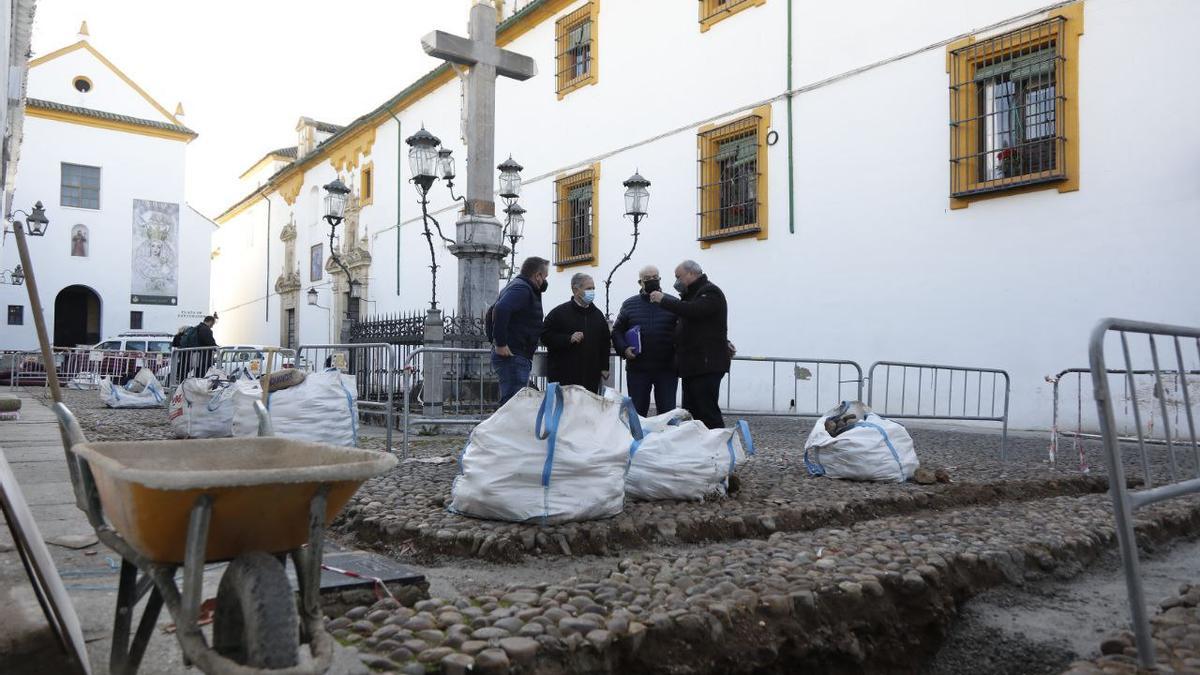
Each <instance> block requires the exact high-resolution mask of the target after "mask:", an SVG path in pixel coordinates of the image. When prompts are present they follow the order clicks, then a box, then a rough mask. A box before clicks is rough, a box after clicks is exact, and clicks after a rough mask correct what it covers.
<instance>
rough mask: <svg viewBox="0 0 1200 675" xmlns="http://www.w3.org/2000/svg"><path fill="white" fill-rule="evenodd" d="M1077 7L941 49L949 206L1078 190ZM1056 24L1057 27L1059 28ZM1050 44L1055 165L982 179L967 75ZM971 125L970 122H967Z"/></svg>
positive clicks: (1079, 30) (974, 108) (980, 152)
mask: <svg viewBox="0 0 1200 675" xmlns="http://www.w3.org/2000/svg"><path fill="white" fill-rule="evenodd" d="M1083 5H1084V3H1082V2H1078V3H1075V4H1072V5H1067V6H1065V7H1062V8H1060V9H1057V10H1055V11H1053V12H1050V13H1049V14H1048V15H1047V17H1046V18H1045V19H1043V20H1042V21H1039V22H1036V23H1033V24H1030V25H1027V26H1022V27H1020V28H1018V29H1016V30H1012V31H1008V32H1005V33H1002V34H999V35H994V36H989V37H986V38H979V37H978V36H971V37H967V38H964V39H962V40H958V41H955V42H953V43H951V44H949V45H947V47H946V73H947V74H948V75H949V76H950V162H949V164H950V176H949V178H950V181H949V182H950V185H949V188H950V208H952V209H962V208H966V207H968V206H970V205H971V203H972V202H975V201H979V200H983V199H992V198H995V197H1003V196H1007V195H1012V194H1019V193H1025V192H1030V191H1035V190H1046V189H1050V188H1055V189H1057V190H1058V191H1059V192H1074V191H1076V190H1078V189H1079V36H1081V35H1083ZM1060 22H1061V24H1060ZM1052 41H1053V42H1055V46H1054V49H1055V51H1056V58H1057V59H1058V61H1059V62H1058V63H1057V64H1056V71H1055V72H1056V77H1055V85H1054V86H1055V89H1056V92H1055V96H1056V105H1055V111H1054V112H1055V126H1056V128H1055V137H1056V138H1060V139H1062V142H1061V153H1058V154H1056V160H1055V167H1054V168H1052V169H1045V170H1042V171H1038V172H1030V173H1026V174H1018V175H1016V176H1012V177H1005V178H993V179H983V178H981V177H980V162H981V161H984V160H982V159H981V158H982V157H984V156H985V155H986V154H987V150H986V149H985V148H981V147H980V141H979V127H978V124H979V121H980V120H981V119H982V116H981V115H980V114H979V103H978V99H977V96H976V91H977V90H976V87H975V86H974V79H973V76H972V77H971V78H970V79H969V80H968V79H964V78H965V77H966V74H969V73H974V71H975V68H976V67H977V66H978V65H979V64H980V62H995V61H996V60H997V59H1002V58H1005V57H1012V56H1013V55H1020V54H1026V53H1029V52H1030V51H1032V50H1034V49H1038V48H1042V47H1045V46H1046V45H1048V44H1049V43H1050V42H1052ZM972 122H974V123H972Z"/></svg>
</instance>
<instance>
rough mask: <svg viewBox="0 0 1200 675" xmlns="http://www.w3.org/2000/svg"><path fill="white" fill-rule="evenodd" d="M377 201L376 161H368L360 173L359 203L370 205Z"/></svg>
mask: <svg viewBox="0 0 1200 675" xmlns="http://www.w3.org/2000/svg"><path fill="white" fill-rule="evenodd" d="M374 201H375V163H374V162H367V163H366V164H364V165H363V168H362V171H361V172H360V173H359V175H358V205H359V206H369V205H370V204H371V203H373V202H374Z"/></svg>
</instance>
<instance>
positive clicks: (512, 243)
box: [504, 200, 525, 279]
mask: <svg viewBox="0 0 1200 675" xmlns="http://www.w3.org/2000/svg"><path fill="white" fill-rule="evenodd" d="M504 213H505V214H507V215H508V218H506V219H505V223H504V231H505V234H506V236H507V237H508V244H509V246H508V249H509V255H510V256H511V258H510V260H509V263H508V278H509V279H512V277H513V270H514V269H516V266H517V242H518V241H520V240H521V237H522V236H524V234H525V209H524V208H522V207H521V205H520V204H518V203H517V202H516V200H513V202H512V203H511V204H509V205H508V206H506V207H505V208H504Z"/></svg>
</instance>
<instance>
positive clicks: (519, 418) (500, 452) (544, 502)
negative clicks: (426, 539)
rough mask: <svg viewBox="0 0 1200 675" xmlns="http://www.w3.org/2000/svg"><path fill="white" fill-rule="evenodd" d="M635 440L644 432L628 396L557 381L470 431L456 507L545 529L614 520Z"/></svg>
mask: <svg viewBox="0 0 1200 675" xmlns="http://www.w3.org/2000/svg"><path fill="white" fill-rule="evenodd" d="M635 436H636V437H638V438H640V437H641V436H642V433H641V429H640V425H639V420H638V416H637V412H636V411H634V408H633V402H632V401H630V400H629V399H628V398H625V399H621V400H614V399H612V398H607V399H606V398H604V397H601V396H598V395H596V394H593V393H592V392H590V391H588V390H587V389H584V388H583V387H579V386H575V385H570V386H566V387H562V386H559V385H558V384H555V383H550V384H549V385H547V387H546V392H545V394H542V393H541V392H538V391H536V390H534V389H522V390H521V391H519V392H517V394H516V396H514V397H512V398H511V399H509V400H508V402H507V403H505V404H504V406H502V407H501V408H500V409H499V410H497V411H496V413H495V414H493V415H492V416H491V417H489V418H488V419H486V420H484V421H483V422H482V423H480V424H479V426H477V427H475V429H474V431H472V432H471V437H470V439H469V440H468V442H467V447H466V449H464V450H463V453H462V456H461V457H460V458H459V467H460V468H459V475H458V477H456V478H455V479H454V486H453V488H452V490H451V501H450V506H449V509H450V511H452V512H454V513H459V514H463V515H468V516H475V517H477V518H489V519H493V520H507V521H512V522H528V521H536V522H539V523H542V524H554V523H562V522H567V521H574V520H593V519H597V518H608V517H611V516H615V515H617V514H618V513H620V512H621V509H622V508H623V507H624V498H625V467H626V464H627V462H628V458H629V449H630V446H631V445H632V444H633V439H634V437H635Z"/></svg>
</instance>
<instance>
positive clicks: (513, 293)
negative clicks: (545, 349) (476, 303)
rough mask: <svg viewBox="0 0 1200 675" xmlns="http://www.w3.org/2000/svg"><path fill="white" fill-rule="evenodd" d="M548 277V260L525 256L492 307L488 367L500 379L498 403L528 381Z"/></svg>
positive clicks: (505, 400)
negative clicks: (514, 276)
mask: <svg viewBox="0 0 1200 675" xmlns="http://www.w3.org/2000/svg"><path fill="white" fill-rule="evenodd" d="M548 276H550V261H549V260H546V259H545V258H539V257H537V256H532V257H529V258H526V259H525V262H523V263H521V273H520V274H519V275H518V276H517V278H516V279H513V280H512V283H510V284H509V285H508V286H505V288H504V290H503V291H501V292H500V299H499V300H497V301H496V304H495V306H494V307H493V308H492V344H494V345H495V349H494V350H493V351H492V368H493V369H495V371H496V377H497V378H498V379H499V380H500V405H504V404H505V402H507V401H508V399H510V398H512V397H513V395H515V394H516V393H517V392H518V391H521V389H522V388H523V387H525V386H526V385H527V384H529V371H530V370H531V369H532V368H533V352H534V351H535V350H536V349H537V346H538V339H539V338H540V337H541V334H542V293H545V292H546V289H547V288H548V287H549V285H550V284H549V282H547V281H546V277H548Z"/></svg>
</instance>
